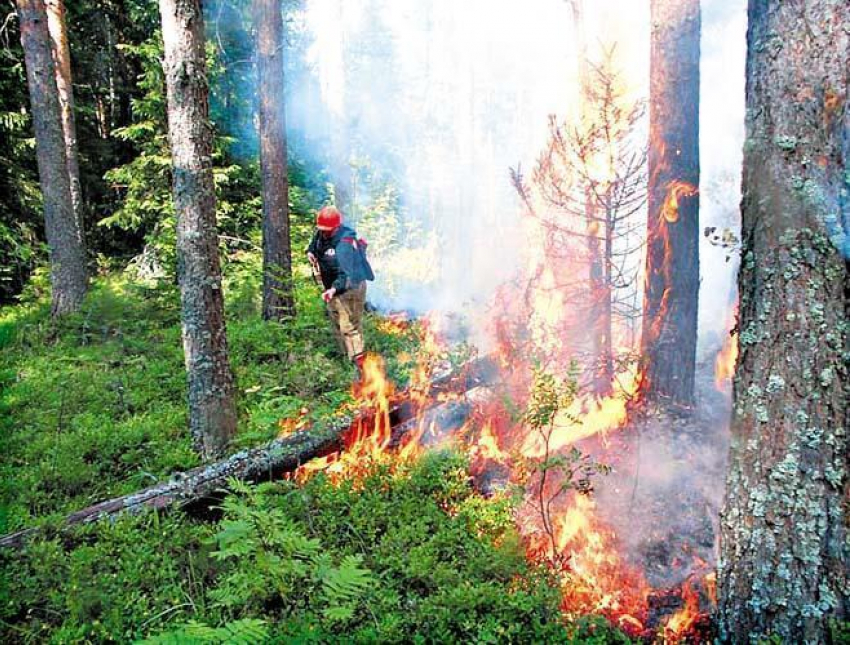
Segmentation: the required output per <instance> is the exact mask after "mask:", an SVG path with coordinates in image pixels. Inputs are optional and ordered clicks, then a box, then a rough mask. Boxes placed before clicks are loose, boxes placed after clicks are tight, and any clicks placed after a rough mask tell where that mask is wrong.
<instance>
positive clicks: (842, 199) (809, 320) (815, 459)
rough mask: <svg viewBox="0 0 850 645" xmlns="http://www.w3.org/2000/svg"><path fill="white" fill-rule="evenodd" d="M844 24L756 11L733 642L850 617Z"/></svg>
mask: <svg viewBox="0 0 850 645" xmlns="http://www.w3.org/2000/svg"><path fill="white" fill-rule="evenodd" d="M848 24H850V5H848V4H847V2H846V0H809V1H807V2H779V1H778V0H750V4H749V32H748V34H747V46H748V53H747V121H746V134H747V138H746V143H745V146H744V179H743V182H744V183H743V200H742V203H741V223H742V234H743V235H742V239H743V250H742V252H743V257H742V260H743V261H742V263H741V270H740V276H739V279H738V287H739V293H740V310H739V321H738V327H739V329H740V332H739V335H738V337H739V344H740V356H739V359H738V369H737V373H736V376H735V383H734V406H733V409H734V416H733V419H732V449H731V454H730V464H729V474H728V479H727V482H726V501H725V507H724V511H723V514H722V518H721V546H720V548H721V553H720V556H721V557H720V563H719V572H718V583H719V592H720V595H719V604H718V610H719V618H720V623H721V629H722V636H723V638H724V639H725V640H726V641H734V642H755V641H756V640H761V639H768V638H769V637H770V636H778V637H779V638H780V639H781V640H783V641H784V642H788V643H804V642H805V643H825V642H828V641H829V637H828V634H829V628H828V621H829V620H830V619H831V618H836V619H839V620H847V619H848V618H849V617H850V576H848V571H850V568H849V567H850V542H849V541H848V503H850V501H848V500H850V495H849V493H850V490H848V476H847V473H848V430H850V428H848V418H850V415H848V411H847V388H848V379H847V363H846V354H844V352H846V351H847V320H848V317H847V313H848V312H847V293H848V288H850V282H849V281H848V267H847V261H846V258H847V257H848V255H850V254H848V237H847V224H848V212H847V196H846V190H847V181H848V178H847V177H848V176H847V172H848V167H847V157H848V152H850V150H849V149H848V139H847V126H848V109H847V70H848V51H850V37H848V31H847V25H848ZM842 208H843V209H844V210H843V211H842ZM842 217H843V221H842Z"/></svg>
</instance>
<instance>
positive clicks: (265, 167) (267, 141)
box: [253, 0, 295, 320]
mask: <svg viewBox="0 0 850 645" xmlns="http://www.w3.org/2000/svg"><path fill="white" fill-rule="evenodd" d="M253 13H254V23H255V24H256V28H257V70H258V73H259V83H260V84H259V91H260V119H259V121H260V169H261V172H262V178H263V318H265V319H266V320H282V319H284V318H287V317H290V316H292V315H293V314H294V313H295V301H294V298H293V294H292V250H291V248H290V240H289V178H288V176H287V156H286V111H285V102H284V96H285V94H284V82H283V81H284V75H283V74H284V68H283V46H284V33H283V16H282V15H281V7H280V2H279V1H278V0H254V3H253Z"/></svg>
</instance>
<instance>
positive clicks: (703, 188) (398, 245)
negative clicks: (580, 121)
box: [208, 0, 746, 352]
mask: <svg viewBox="0 0 850 645" xmlns="http://www.w3.org/2000/svg"><path fill="white" fill-rule="evenodd" d="M208 10H209V11H213V12H214V11H215V10H214V9H208ZM584 22H585V33H586V37H587V42H588V45H589V48H590V58H591V59H598V56H599V52H600V51H601V49H602V48H603V47H610V46H611V45H615V46H616V55H615V63H616V66H617V67H618V69H619V72H620V73H621V74H622V77H623V79H624V80H625V82H626V85H627V88H628V92H629V95H630V96H632V97H633V98H635V99H642V100H645V99H646V98H647V93H648V86H649V83H648V75H649V69H648V67H649V9H648V5H645V3H633V2H622V1H614V0H604V1H601V2H593V3H586V8H585V17H584ZM288 28H289V30H290V32H289V36H288V40H289V42H290V50H289V51H288V52H287V53H288V60H287V73H288V74H289V78H288V88H287V91H288V96H287V106H288V127H289V130H290V132H291V136H292V141H293V144H292V145H294V146H297V147H299V148H300V149H299V155H303V157H305V158H307V159H310V158H312V159H314V160H316V161H319V162H321V163H323V164H326V165H328V166H329V167H330V172H331V176H330V177H329V179H330V180H333V179H334V177H333V174H334V164H336V165H337V170H338V167H339V164H340V160H341V159H342V160H343V164H345V162H353V166H354V167H355V170H354V176H355V177H354V183H355V186H356V188H355V194H354V203H355V207H354V208H350V209H348V210H349V214H352V215H353V216H354V219H356V220H361V221H359V222H357V223H358V224H359V225H360V229H361V232H363V233H365V234H367V235H368V236H370V237H372V238H374V239H373V240H372V241H373V244H372V245H371V247H370V253H373V254H374V256H375V263H376V264H377V267H376V268H377V269H378V272H379V275H380V279H379V280H378V282H376V283H375V285H374V287H373V288H372V289H371V296H370V298H371V299H372V300H373V301H375V303H376V304H378V305H379V306H381V307H383V308H388V309H408V310H412V311H416V312H423V311H434V310H439V311H464V312H467V313H469V312H473V315H476V314H480V313H481V312H482V311H483V308H484V307H486V305H487V304H488V303H489V302H490V301H491V299H492V296H493V294H494V291H495V288H496V287H497V286H498V285H499V284H500V283H502V282H504V281H506V280H509V279H510V278H511V277H512V276H513V275H514V273H515V271H516V270H517V268H518V266H519V265H520V263H521V262H522V256H523V253H528V252H532V253H533V252H535V250H534V249H530V248H523V246H524V245H523V240H522V230H521V221H520V220H521V217H522V209H521V204H520V202H519V199H518V197H517V194H516V192H515V190H514V189H513V187H512V186H511V184H510V181H509V175H508V169H509V168H510V167H516V166H517V165H518V164H519V165H520V167H521V168H522V169H523V172H524V173H526V174H527V173H528V172H530V171H531V169H532V168H533V166H534V163H535V160H536V158H537V156H538V155H539V153H540V151H541V148H542V146H543V144H544V143H545V141H546V137H547V134H548V129H547V118H548V116H549V115H550V114H555V115H557V117H558V118H559V119H569V118H571V116H574V115H576V114H577V110H578V107H579V106H578V98H577V97H578V73H577V67H578V66H577V51H576V47H575V31H574V23H573V17H572V13H571V11H570V7H569V3H567V2H564V1H563V0H534V1H533V2H532V3H530V4H529V3H526V5H524V6H523V7H522V9H521V10H518V9H517V8H516V7H515V6H512V5H510V4H508V3H492V2H485V1H484V0H475V1H470V2H464V3H456V2H450V1H448V0H442V1H441V0H429V1H427V2H418V1H414V0H401V1H400V0H392V1H390V0H368V1H364V2H358V3H351V2H340V1H339V0H306V2H304V4H303V5H302V7H301V9H299V10H297V11H295V12H294V13H292V14H291V16H290V20H289V23H288ZM745 31H746V3H745V2H744V0H705V1H704V2H703V3H702V53H701V110H700V120H701V123H700V129H701V136H700V147H701V153H700V157H701V182H700V183H701V185H700V193H701V198H700V201H701V204H700V206H701V213H700V217H701V226H702V227H708V226H717V227H731V228H733V229H734V230H737V227H738V205H739V202H740V167H741V156H742V153H741V147H742V143H743V119H744V97H743V92H744V80H743V79H744V73H743V72H744V59H745ZM246 78H247V79H249V80H250V79H251V77H250V75H248V76H246ZM252 93H253V90H252V88H246V96H250V95H252ZM230 123H241V124H243V127H244V124H246V123H250V121H246V120H245V119H235V118H234V119H231V120H230ZM237 134H238V133H237ZM242 134H243V135H244V136H241V137H238V138H241V139H243V140H249V139H251V138H252V137H253V134H252V133H242ZM363 177H368V178H369V179H370V180H371V182H372V184H373V185H372V186H371V187H372V188H373V189H374V188H375V185H380V184H381V181H382V180H386V181H389V182H390V184H391V185H393V186H395V187H396V188H397V191H398V193H397V194H398V198H399V205H400V209H399V216H400V218H399V219H400V221H393V222H390V223H391V224H393V226H394V227H395V228H393V231H392V233H393V235H389V236H388V235H387V229H388V228H390V227H389V224H388V220H387V219H385V218H382V217H375V216H374V214H373V213H372V211H374V208H372V207H373V206H374V205H375V198H376V192H375V190H373V191H372V193H371V194H368V191H367V188H369V186H365V185H363V182H362V181H361V182H360V183H357V180H358V179H362V178H363ZM377 196H378V197H380V195H377ZM384 196H386V195H384ZM393 237H394V238H395V239H393ZM700 252H701V274H702V275H701V278H702V283H701V302H700V318H699V325H700V342H701V352H704V351H709V352H713V351H716V349H717V348H718V346H719V345H720V344H721V343H722V337H723V335H724V334H725V333H726V331H727V329H728V327H729V320H730V309H731V306H732V303H733V301H734V295H735V289H734V284H733V282H734V275H735V269H736V267H737V257H736V256H734V255H733V257H732V258H731V259H730V260H729V261H727V257H726V253H724V251H723V250H722V249H719V248H717V247H714V246H711V245H710V244H708V242H707V241H706V240H705V239H702V240H701V248H700Z"/></svg>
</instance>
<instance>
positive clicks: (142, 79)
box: [98, 33, 262, 275]
mask: <svg viewBox="0 0 850 645" xmlns="http://www.w3.org/2000/svg"><path fill="white" fill-rule="evenodd" d="M122 51H123V52H124V54H125V55H127V56H132V57H135V58H137V59H138V60H139V61H140V64H141V68H142V73H141V75H140V76H139V81H138V86H139V89H140V90H141V91H142V95H141V96H140V97H139V98H136V99H134V100H133V101H132V111H133V121H132V123H130V124H128V125H126V126H124V127H121V128H117V129H116V130H114V131H113V136H115V137H117V138H119V139H120V140H123V141H126V142H128V143H131V144H133V146H134V147H135V148H136V149H137V150H138V154H137V155H136V156H134V157H133V158H132V159H131V160H130V161H129V162H127V163H124V164H122V165H120V166H117V167H115V168H112V169H111V170H109V171H108V172H107V173H106V180H107V181H108V182H109V183H110V184H112V185H113V186H115V187H118V188H120V190H121V193H122V202H121V205H120V207H119V208H117V209H116V210H115V211H114V212H113V213H111V214H110V215H108V216H106V217H104V218H102V219H101V220H100V221H99V222H98V224H99V225H100V226H105V227H114V228H117V229H119V230H122V231H131V232H136V233H139V234H141V235H143V236H144V239H145V241H146V243H147V245H148V247H149V248H150V249H151V250H152V251H154V253H155V255H156V257H157V259H158V260H159V262H160V263H161V264H162V265H163V266H164V268H165V269H166V271H167V272H168V273H169V274H170V275H173V274H174V271H175V267H176V259H175V255H176V249H175V224H176V222H175V215H174V206H173V203H172V199H171V153H170V149H169V144H168V136H167V133H168V125H167V118H166V97H165V91H164V88H165V79H164V72H163V69H162V62H161V61H162V56H163V45H162V37H161V35H160V34H159V33H157V34H156V35H154V36H153V37H151V38H149V39H148V40H146V41H144V42H142V43H141V44H138V45H132V44H126V45H124V46H123V47H122ZM207 66H208V69H209V73H210V77H211V82H212V83H215V80H216V78H217V76H219V75H221V74H222V73H223V67H222V66H221V65H220V64H218V62H217V60H216V58H215V56H214V50H213V49H212V47H211V48H210V50H209V52H208V57H207ZM211 116H212V119H213V122H215V120H216V115H215V114H212V115H211ZM215 132H216V136H215V138H214V146H213V177H214V180H215V187H216V216H217V222H218V228H219V231H220V233H221V234H223V235H225V236H226V239H228V240H231V243H230V245H231V246H232V245H233V243H234V242H235V244H236V245H239V244H244V243H245V240H244V238H247V237H250V236H251V233H252V231H255V230H256V229H257V227H258V226H259V222H260V217H261V208H262V204H261V200H260V194H259V174H258V167H257V163H256V162H255V161H253V162H243V163H241V164H238V163H236V162H235V161H234V160H233V159H232V158H231V156H230V154H229V148H230V145H231V144H232V142H233V140H232V138H230V137H228V136H225V135H223V134H222V133H221V132H220V130H218V129H217V130H216V131H215ZM247 241H249V242H250V240H247ZM224 248H225V249H227V248H228V245H225V247H224Z"/></svg>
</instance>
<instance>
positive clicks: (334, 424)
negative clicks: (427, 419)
mask: <svg viewBox="0 0 850 645" xmlns="http://www.w3.org/2000/svg"><path fill="white" fill-rule="evenodd" d="M494 373H495V366H494V364H493V362H492V361H491V360H489V359H488V358H481V359H476V360H473V361H470V362H468V363H465V364H463V365H461V366H460V367H459V368H455V369H447V370H445V371H444V372H443V373H441V374H439V375H437V376H436V377H435V378H433V379H432V381H431V388H430V394H431V397H432V400H435V398H436V395H437V394H440V393H443V392H458V393H461V392H466V391H468V390H471V389H473V388H475V387H476V386H478V385H480V384H481V383H483V382H485V381H488V380H490V379H491V378H492V376H493V374H494ZM407 399H408V397H406V396H405V395H404V392H402V393H401V394H400V395H399V396H398V397H397V401H398V403H397V404H395V405H394V406H392V408H391V409H390V423H391V425H392V427H393V429H394V433H393V434H394V435H398V434H399V433H400V432H401V433H403V432H405V431H407V430H409V429H411V428H412V427H414V426H413V425H411V423H410V422H411V420H412V419H414V418H415V416H416V414H417V411H416V409H415V407H414V406H413V405H411V404H410V403H409V402H408V400H407ZM446 405H456V404H455V403H454V402H449V403H442V404H440V406H446ZM440 406H435V407H440ZM370 416H372V413H371V411H369V410H361V411H359V412H358V411H355V412H353V413H352V414H350V415H342V416H339V417H337V418H335V419H333V420H332V421H329V422H327V423H324V424H315V425H313V426H311V427H309V428H305V429H304V430H301V431H299V432H297V433H295V434H292V435H288V436H286V437H283V438H279V439H274V440H272V441H270V442H268V443H266V444H265V445H263V446H260V447H257V448H250V449H246V450H241V451H239V452H237V453H234V454H232V455H230V456H229V457H227V458H225V459H222V460H220V461H217V462H215V463H211V464H206V465H204V466H198V467H197V468H193V469H191V470H188V471H186V472H182V473H177V474H175V475H173V476H172V477H171V478H170V479H169V480H168V481H164V482H159V483H157V484H155V485H153V486H151V487H149V488H145V489H144V490H141V491H137V492H135V493H131V494H129V495H123V496H121V497H115V498H113V499H109V500H106V501H103V502H98V503H97V504H95V505H93V506H89V507H87V508H84V509H82V510H79V511H76V512H74V513H71V514H70V515H68V516H66V517H65V518H64V519H63V520H62V522H61V526H62V527H63V528H67V527H69V526H73V525H76V524H85V523H90V522H95V521H98V520H100V519H104V518H107V517H112V516H115V515H117V514H119V513H125V512H126V513H137V512H140V511H143V510H146V509H165V508H168V507H171V506H180V507H187V506H191V507H198V506H201V507H208V506H209V505H210V504H211V503H214V502H216V501H218V500H220V499H221V491H222V490H224V489H226V488H227V482H228V480H229V479H231V478H235V479H239V480H242V481H247V482H252V483H256V482H261V481H269V480H271V479H274V478H277V477H281V476H283V475H284V474H286V473H290V472H293V471H294V470H295V469H297V468H298V467H299V466H301V465H302V464H304V463H306V462H308V461H310V460H311V459H314V458H316V457H322V456H325V455H328V454H331V453H333V452H338V451H340V450H342V449H343V447H344V438H345V434H346V432H348V430H349V429H350V428H351V427H352V426H353V425H354V424H356V423H358V422H361V421H365V422H367V423H368V422H369V418H370ZM39 530H40V529H39V528H37V527H36V528H29V529H24V530H21V531H17V532H16V533H10V534H9V535H6V536H3V537H2V538H0V549H2V548H17V547H20V546H22V545H23V544H24V543H25V542H26V541H27V540H28V539H29V538H31V537H33V536H34V535H35V534H36V533H37V532H38V531H39Z"/></svg>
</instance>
